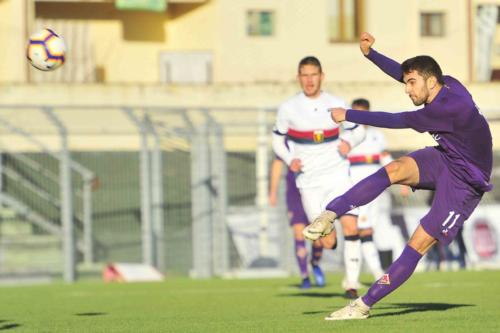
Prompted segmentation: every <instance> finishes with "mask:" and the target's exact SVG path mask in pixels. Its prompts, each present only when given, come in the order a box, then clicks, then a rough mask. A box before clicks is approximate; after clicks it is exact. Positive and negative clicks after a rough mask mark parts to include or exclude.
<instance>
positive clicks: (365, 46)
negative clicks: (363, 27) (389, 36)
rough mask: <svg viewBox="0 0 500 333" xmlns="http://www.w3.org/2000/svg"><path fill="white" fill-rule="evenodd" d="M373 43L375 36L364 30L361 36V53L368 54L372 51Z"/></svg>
mask: <svg viewBox="0 0 500 333" xmlns="http://www.w3.org/2000/svg"><path fill="white" fill-rule="evenodd" d="M373 43H375V37H373V36H372V35H370V34H369V33H368V32H363V33H362V34H361V36H360V37H359V48H360V49H361V53H363V54H364V55H365V56H367V55H368V54H369V53H370V48H371V47H372V45H373Z"/></svg>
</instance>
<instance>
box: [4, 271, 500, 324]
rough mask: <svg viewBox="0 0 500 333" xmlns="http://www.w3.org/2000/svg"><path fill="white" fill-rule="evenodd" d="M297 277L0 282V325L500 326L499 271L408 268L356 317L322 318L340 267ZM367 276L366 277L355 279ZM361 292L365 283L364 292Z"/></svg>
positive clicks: (334, 299) (337, 299)
mask: <svg viewBox="0 0 500 333" xmlns="http://www.w3.org/2000/svg"><path fill="white" fill-rule="evenodd" d="M327 278H328V281H327V282H328V284H327V286H326V287H325V288H322V289H319V288H312V289H309V290H299V289H297V288H296V283H297V281H298V278H287V279H255V280H221V279H211V280H189V279H187V278H167V279H166V280H165V282H161V283H130V284H119V283H116V284H105V283H102V282H98V281H84V282H78V283H76V284H74V285H65V284H63V283H55V284H51V285H37V286H16V287H7V286H5V287H1V288H0V295H1V296H0V299H1V303H0V304H1V305H0V330H1V331H7V332H204V333H205V332H287V333H289V332H334V333H336V332H370V333H372V332H381V333H388V332H422V333H431V332H440V333H442V332H453V333H459V332H464V333H465V332H467V333H471V332H481V333H486V332H496V333H498V332H500V271H484V272H440V273H437V272H436V273H417V274H414V276H412V277H411V278H410V280H409V281H408V282H407V283H406V284H405V285H403V287H401V288H400V289H399V290H397V291H396V292H395V293H393V294H391V295H389V296H388V297H387V298H385V299H384V300H382V302H380V303H379V304H378V305H377V306H376V307H375V308H374V309H373V310H372V317H371V318H370V319H368V320H362V321H347V322H327V321H324V320H323V317H324V316H325V315H327V314H328V313H329V312H331V311H332V310H335V309H338V308H339V307H341V306H344V305H345V304H346V302H347V301H346V300H345V299H343V298H342V297H341V292H342V291H341V289H340V287H339V285H340V278H341V277H340V274H329V275H327ZM364 281H365V282H368V281H369V278H368V276H364ZM364 290H366V289H364Z"/></svg>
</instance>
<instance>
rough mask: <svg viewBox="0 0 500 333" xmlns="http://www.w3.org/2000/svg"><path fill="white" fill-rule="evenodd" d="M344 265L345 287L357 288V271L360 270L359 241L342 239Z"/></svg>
mask: <svg viewBox="0 0 500 333" xmlns="http://www.w3.org/2000/svg"><path fill="white" fill-rule="evenodd" d="M344 265H345V285H344V288H346V289H358V286H359V273H360V272H361V241H360V240H359V238H358V239H356V240H347V239H346V240H345V241H344Z"/></svg>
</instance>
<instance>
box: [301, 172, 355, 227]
mask: <svg viewBox="0 0 500 333" xmlns="http://www.w3.org/2000/svg"><path fill="white" fill-rule="evenodd" d="M348 172H349V170H348V168H344V167H340V168H338V169H336V170H334V172H332V174H329V175H323V176H320V177H318V178H316V180H317V182H315V183H316V186H308V187H302V188H299V190H300V196H301V197H302V205H303V206H304V210H305V211H306V215H307V218H308V219H309V222H312V221H313V220H314V219H315V218H316V217H317V216H318V215H319V214H321V213H322V212H323V211H324V210H325V208H326V205H328V203H330V201H332V200H333V199H335V198H337V197H339V196H341V195H342V194H344V193H345V192H346V191H348V190H349V189H350V188H351V187H352V185H353V184H352V181H351V178H350V177H349V173H348ZM358 213H359V210H358V208H356V209H353V210H351V211H349V212H347V213H346V214H351V215H358Z"/></svg>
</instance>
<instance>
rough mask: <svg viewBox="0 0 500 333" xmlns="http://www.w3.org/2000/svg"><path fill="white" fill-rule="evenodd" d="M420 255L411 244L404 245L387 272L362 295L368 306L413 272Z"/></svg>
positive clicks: (392, 289)
mask: <svg viewBox="0 0 500 333" xmlns="http://www.w3.org/2000/svg"><path fill="white" fill-rule="evenodd" d="M420 258H422V255H421V254H420V253H418V252H417V250H415V249H414V248H412V247H411V246H408V245H406V247H405V249H404V250H403V253H401V256H399V258H398V259H397V260H396V261H395V262H393V263H392V265H391V266H389V268H388V269H387V272H386V273H385V274H384V275H383V276H382V277H381V278H380V279H379V280H378V281H377V282H375V283H374V284H373V285H372V286H371V287H370V289H368V292H367V293H366V294H365V295H364V296H363V298H362V299H363V302H364V303H365V304H366V305H368V306H373V304H375V303H377V302H378V301H380V300H381V299H382V298H383V297H385V296H386V295H388V294H389V293H391V292H392V291H394V290H396V289H397V288H398V287H399V286H400V285H402V284H403V282H405V281H406V280H408V278H409V277H410V276H411V275H412V274H413V271H414V270H415V267H417V264H418V261H419V260H420Z"/></svg>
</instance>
